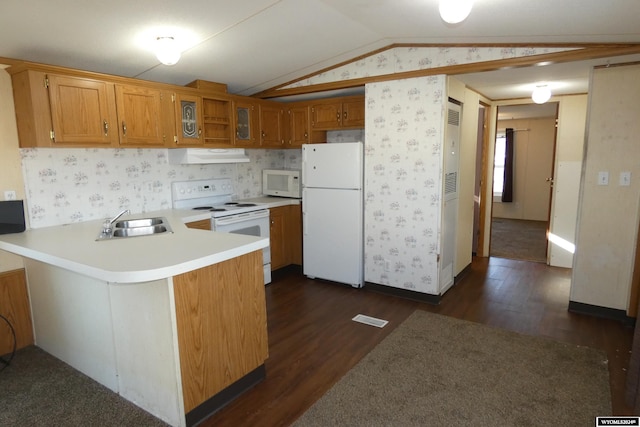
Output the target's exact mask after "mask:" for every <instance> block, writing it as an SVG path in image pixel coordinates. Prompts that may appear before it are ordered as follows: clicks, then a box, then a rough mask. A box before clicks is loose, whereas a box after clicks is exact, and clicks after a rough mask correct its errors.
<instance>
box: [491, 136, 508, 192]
mask: <svg viewBox="0 0 640 427" xmlns="http://www.w3.org/2000/svg"><path fill="white" fill-rule="evenodd" d="M506 144H507V137H506V136H505V135H498V137H497V138H496V152H495V156H494V158H493V196H494V197H498V198H499V197H502V190H503V189H504V160H505V149H506ZM497 201H500V199H498V200H497Z"/></svg>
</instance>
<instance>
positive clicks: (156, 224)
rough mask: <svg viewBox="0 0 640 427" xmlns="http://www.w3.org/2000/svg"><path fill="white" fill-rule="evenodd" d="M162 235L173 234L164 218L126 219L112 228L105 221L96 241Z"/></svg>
mask: <svg viewBox="0 0 640 427" xmlns="http://www.w3.org/2000/svg"><path fill="white" fill-rule="evenodd" d="M163 233H173V230H172V229H171V226H170V225H169V222H168V221H167V219H166V218H164V217H155V218H140V219H127V220H122V221H117V222H115V223H114V224H113V226H112V227H109V224H108V221H107V224H106V226H105V229H104V230H103V231H102V232H101V233H100V234H99V235H98V237H97V238H96V240H111V239H121V238H127V237H138V236H152V235H154V234H163Z"/></svg>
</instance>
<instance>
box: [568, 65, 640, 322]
mask: <svg viewBox="0 0 640 427" xmlns="http://www.w3.org/2000/svg"><path fill="white" fill-rule="evenodd" d="M639 117H640V65H628V66H619V67H611V68H599V69H596V70H594V71H593V74H592V81H591V88H590V92H589V112H588V126H587V137H586V146H585V156H584V167H583V174H582V180H581V193H580V201H579V207H578V209H579V211H578V229H577V235H576V253H575V257H574V263H573V276H572V282H571V295H570V298H571V301H573V302H578V303H585V304H591V305H597V306H601V307H608V308H612V309H619V310H628V308H629V307H628V304H629V292H630V289H631V276H632V270H633V265H634V257H635V251H636V238H637V230H638V209H639V206H638V201H639V200H640V160H639V159H640V143H639V135H640V120H638V118H639ZM601 171H606V172H608V173H609V184H608V185H598V180H597V178H598V173H599V172H601ZM622 171H629V172H631V181H630V185H629V186H620V185H619V183H618V181H619V174H620V172H622Z"/></svg>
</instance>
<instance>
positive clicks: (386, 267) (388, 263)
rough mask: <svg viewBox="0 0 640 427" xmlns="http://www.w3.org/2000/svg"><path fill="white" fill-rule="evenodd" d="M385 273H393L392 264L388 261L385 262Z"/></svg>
mask: <svg viewBox="0 0 640 427" xmlns="http://www.w3.org/2000/svg"><path fill="white" fill-rule="evenodd" d="M384 271H387V272H388V271H391V263H390V262H389V260H388V259H385V260H384Z"/></svg>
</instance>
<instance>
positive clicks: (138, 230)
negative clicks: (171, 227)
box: [113, 225, 167, 237]
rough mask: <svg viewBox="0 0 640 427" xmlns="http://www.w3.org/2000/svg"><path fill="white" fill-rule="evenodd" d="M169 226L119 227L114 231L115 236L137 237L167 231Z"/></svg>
mask: <svg viewBox="0 0 640 427" xmlns="http://www.w3.org/2000/svg"><path fill="white" fill-rule="evenodd" d="M166 232H167V227H165V226H164V225H153V226H149V227H131V228H117V229H115V230H114V231H113V237H135V236H148V235H150V234H159V233H166Z"/></svg>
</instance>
